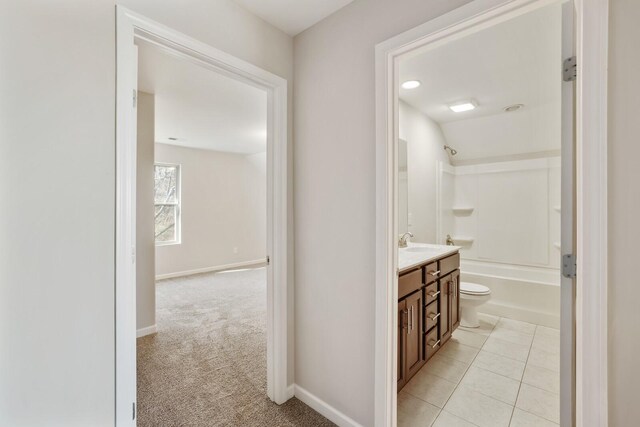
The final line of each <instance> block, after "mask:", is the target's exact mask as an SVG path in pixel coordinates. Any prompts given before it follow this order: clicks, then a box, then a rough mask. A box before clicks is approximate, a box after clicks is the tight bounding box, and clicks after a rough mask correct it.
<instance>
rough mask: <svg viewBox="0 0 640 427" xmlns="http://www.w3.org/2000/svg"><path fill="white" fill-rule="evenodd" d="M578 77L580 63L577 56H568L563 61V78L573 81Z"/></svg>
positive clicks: (566, 80)
mask: <svg viewBox="0 0 640 427" xmlns="http://www.w3.org/2000/svg"><path fill="white" fill-rule="evenodd" d="M577 77H578V63H577V61H576V57H575V56H572V57H571V58H567V59H565V60H564V62H563V63H562V80H564V81H565V82H572V81H574V80H575V79H576V78H577Z"/></svg>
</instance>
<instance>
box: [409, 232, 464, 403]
mask: <svg viewBox="0 0 640 427" xmlns="http://www.w3.org/2000/svg"><path fill="white" fill-rule="evenodd" d="M459 249H460V248H459V247H457V246H442V245H427V244H411V245H410V246H409V247H407V248H401V249H399V254H398V267H399V273H398V275H399V277H398V391H400V390H401V389H402V387H404V385H405V384H406V383H407V382H408V381H409V380H410V379H411V377H413V376H414V375H415V374H416V373H417V372H418V371H419V370H420V368H422V367H423V366H424V365H425V364H426V363H428V361H429V359H431V357H433V355H434V354H435V353H436V352H437V351H438V350H439V349H440V348H441V347H442V345H444V343H445V342H447V340H448V339H449V338H451V334H452V333H453V331H454V330H455V329H456V328H457V327H458V325H459V323H460V286H459V283H460V254H459Z"/></svg>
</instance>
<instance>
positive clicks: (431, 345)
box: [428, 340, 440, 348]
mask: <svg viewBox="0 0 640 427" xmlns="http://www.w3.org/2000/svg"><path fill="white" fill-rule="evenodd" d="M432 342H433V340H431V341H429V342H428V344H429V347H431V348H436V347H437V346H438V344H440V340H438V341H436V342H433V344H431V343H432Z"/></svg>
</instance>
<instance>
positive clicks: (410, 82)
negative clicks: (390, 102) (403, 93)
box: [402, 80, 421, 89]
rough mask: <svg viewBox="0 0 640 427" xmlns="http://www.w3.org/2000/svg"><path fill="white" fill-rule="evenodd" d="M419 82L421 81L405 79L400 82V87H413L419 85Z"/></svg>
mask: <svg viewBox="0 0 640 427" xmlns="http://www.w3.org/2000/svg"><path fill="white" fill-rule="evenodd" d="M420 84H421V83H420V81H419V80H407V81H406V82H404V83H402V89H415V88H417V87H419V86H420Z"/></svg>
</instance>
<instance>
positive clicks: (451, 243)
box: [447, 234, 456, 246]
mask: <svg viewBox="0 0 640 427" xmlns="http://www.w3.org/2000/svg"><path fill="white" fill-rule="evenodd" d="M455 245H456V244H455V243H454V242H453V239H452V238H451V234H447V246H455Z"/></svg>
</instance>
